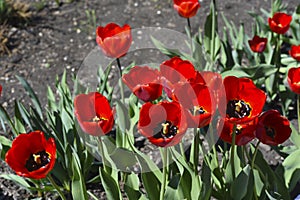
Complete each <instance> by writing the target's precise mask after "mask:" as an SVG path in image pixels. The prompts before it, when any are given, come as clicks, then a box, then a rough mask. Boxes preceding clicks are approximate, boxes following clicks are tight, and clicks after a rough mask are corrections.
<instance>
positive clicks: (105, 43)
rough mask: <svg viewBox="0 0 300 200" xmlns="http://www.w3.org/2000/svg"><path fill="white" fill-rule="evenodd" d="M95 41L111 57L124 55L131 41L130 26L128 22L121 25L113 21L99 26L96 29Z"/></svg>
mask: <svg viewBox="0 0 300 200" xmlns="http://www.w3.org/2000/svg"><path fill="white" fill-rule="evenodd" d="M96 36H97V37H96V41H97V43H98V45H99V46H100V47H101V49H102V52H103V53H104V54H105V55H106V56H108V57H111V58H120V57H122V56H124V55H125V54H126V53H127V51H128V49H129V48H130V45H131V42H132V36H131V28H130V26H129V25H128V24H125V25H124V26H123V27H120V26H119V25H117V24H115V23H110V24H107V25H106V26H105V27H102V26H99V27H98V28H97V30H96Z"/></svg>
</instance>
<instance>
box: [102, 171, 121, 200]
mask: <svg viewBox="0 0 300 200" xmlns="http://www.w3.org/2000/svg"><path fill="white" fill-rule="evenodd" d="M99 173H100V178H101V183H102V185H103V188H104V190H105V193H106V198H107V199H114V200H118V199H119V200H121V199H122V198H121V197H122V195H121V192H120V188H119V185H118V183H117V182H116V180H115V179H114V178H113V177H112V176H110V175H109V174H108V173H106V172H105V171H104V169H103V168H99Z"/></svg>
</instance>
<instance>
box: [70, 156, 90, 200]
mask: <svg viewBox="0 0 300 200" xmlns="http://www.w3.org/2000/svg"><path fill="white" fill-rule="evenodd" d="M75 154H76V152H74V153H73V156H72V171H73V176H72V183H71V186H72V197H73V199H74V200H87V199H88V196H87V191H86V187H85V182H84V177H83V175H82V173H81V170H80V163H79V161H78V159H76V156H75Z"/></svg>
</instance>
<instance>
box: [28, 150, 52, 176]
mask: <svg viewBox="0 0 300 200" xmlns="http://www.w3.org/2000/svg"><path fill="white" fill-rule="evenodd" d="M49 162H50V155H49V153H47V152H46V151H39V152H37V153H34V154H31V155H30V157H29V159H28V160H27V161H26V164H25V167H26V169H27V170H28V171H30V172H32V171H35V170H38V169H40V168H41V167H43V166H45V165H47V164H48V163H49Z"/></svg>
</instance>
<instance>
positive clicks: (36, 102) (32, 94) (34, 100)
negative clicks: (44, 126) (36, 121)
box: [16, 75, 43, 117]
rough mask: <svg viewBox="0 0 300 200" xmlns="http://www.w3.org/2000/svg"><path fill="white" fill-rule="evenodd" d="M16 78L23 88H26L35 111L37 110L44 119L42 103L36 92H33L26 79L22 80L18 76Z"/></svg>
mask: <svg viewBox="0 0 300 200" xmlns="http://www.w3.org/2000/svg"><path fill="white" fill-rule="evenodd" d="M16 78H17V79H18V80H19V81H20V83H21V84H22V86H23V87H24V89H25V90H26V92H27V93H28V94H29V97H30V99H31V101H32V103H33V105H34V107H35V109H36V110H37V112H38V114H39V116H40V117H42V116H43V114H42V107H41V103H40V101H39V99H38V98H37V96H36V94H35V92H34V91H33V89H32V87H31V86H30V85H29V83H28V82H27V81H26V80H25V79H24V78H22V77H20V76H18V75H16Z"/></svg>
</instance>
